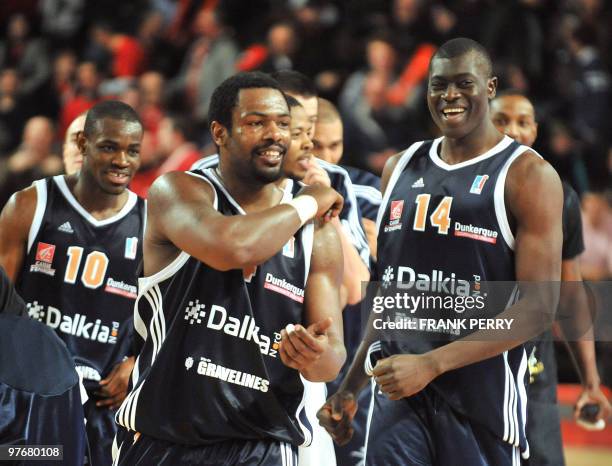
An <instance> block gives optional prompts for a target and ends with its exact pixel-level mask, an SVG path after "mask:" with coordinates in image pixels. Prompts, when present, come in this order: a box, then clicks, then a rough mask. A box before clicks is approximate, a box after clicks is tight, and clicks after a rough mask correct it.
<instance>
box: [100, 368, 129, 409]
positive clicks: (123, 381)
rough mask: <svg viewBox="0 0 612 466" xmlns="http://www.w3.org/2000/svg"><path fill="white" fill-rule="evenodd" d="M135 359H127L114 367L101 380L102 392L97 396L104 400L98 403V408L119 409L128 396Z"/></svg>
mask: <svg viewBox="0 0 612 466" xmlns="http://www.w3.org/2000/svg"><path fill="white" fill-rule="evenodd" d="M134 361H135V359H134V357H133V356H132V357H129V358H126V360H125V361H123V362H121V363H119V364H117V365H116V366H115V367H113V370H112V371H111V372H110V374H108V377H106V378H105V379H103V380H100V390H98V391H97V392H96V395H97V396H100V397H102V398H104V399H103V400H100V401H98V402H97V403H96V406H98V407H109V408H110V409H117V408H118V407H119V406H120V405H121V403H122V402H123V400H124V399H125V397H126V396H127V389H128V381H129V379H130V374H131V373H132V369H134Z"/></svg>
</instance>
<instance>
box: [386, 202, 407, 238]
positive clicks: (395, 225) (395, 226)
mask: <svg viewBox="0 0 612 466" xmlns="http://www.w3.org/2000/svg"><path fill="white" fill-rule="evenodd" d="M403 211H404V201H403V200H401V201H391V210H390V211H389V224H388V225H385V233H388V232H390V231H395V230H401V228H402V224H401V223H400V220H401V219H402V212H403Z"/></svg>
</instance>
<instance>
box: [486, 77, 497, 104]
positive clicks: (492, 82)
mask: <svg viewBox="0 0 612 466" xmlns="http://www.w3.org/2000/svg"><path fill="white" fill-rule="evenodd" d="M487 93H488V95H489V100H493V99H494V98H495V95H496V94H497V76H493V77H491V78H489V79H488V81H487Z"/></svg>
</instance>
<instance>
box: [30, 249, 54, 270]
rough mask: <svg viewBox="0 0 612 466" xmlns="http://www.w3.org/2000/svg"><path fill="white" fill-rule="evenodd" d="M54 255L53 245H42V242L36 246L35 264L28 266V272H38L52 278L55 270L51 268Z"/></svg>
mask: <svg viewBox="0 0 612 466" xmlns="http://www.w3.org/2000/svg"><path fill="white" fill-rule="evenodd" d="M54 255H55V245H54V244H47V243H43V242H42V241H41V242H39V243H38V245H37V246H36V258H35V262H34V263H33V264H32V265H31V266H30V272H40V273H44V274H46V275H49V276H51V277H53V276H54V275H55V269H52V268H51V264H53V256H54Z"/></svg>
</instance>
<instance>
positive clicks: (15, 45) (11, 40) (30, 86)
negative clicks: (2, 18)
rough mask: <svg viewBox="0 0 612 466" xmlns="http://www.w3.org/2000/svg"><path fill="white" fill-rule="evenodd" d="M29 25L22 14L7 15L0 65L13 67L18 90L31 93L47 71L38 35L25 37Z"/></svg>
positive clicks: (39, 85)
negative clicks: (7, 20) (17, 78)
mask: <svg viewBox="0 0 612 466" xmlns="http://www.w3.org/2000/svg"><path fill="white" fill-rule="evenodd" d="M29 32H30V25H29V24H28V21H27V20H26V18H25V16H23V15H19V14H18V15H14V16H12V17H11V18H10V19H9V22H8V28H7V35H6V40H4V41H0V69H1V68H5V67H11V68H15V70H16V71H17V74H18V75H19V81H20V85H19V92H20V93H21V94H23V95H24V96H33V95H34V94H35V93H36V92H37V91H38V90H40V88H41V87H42V85H43V84H44V83H45V82H46V81H47V79H49V76H50V75H51V65H50V63H49V58H48V57H49V54H48V51H47V47H46V46H45V43H44V42H43V40H41V39H31V38H29Z"/></svg>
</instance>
